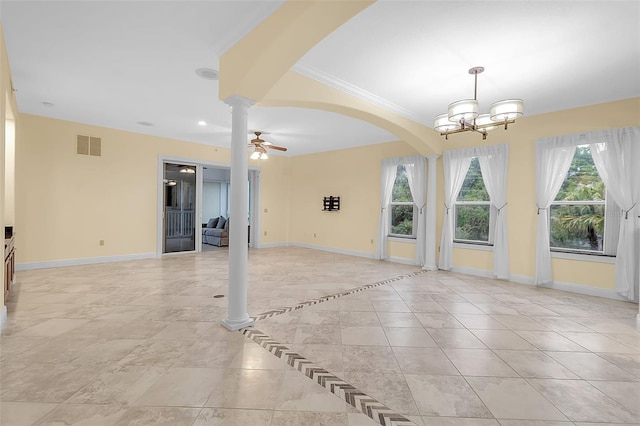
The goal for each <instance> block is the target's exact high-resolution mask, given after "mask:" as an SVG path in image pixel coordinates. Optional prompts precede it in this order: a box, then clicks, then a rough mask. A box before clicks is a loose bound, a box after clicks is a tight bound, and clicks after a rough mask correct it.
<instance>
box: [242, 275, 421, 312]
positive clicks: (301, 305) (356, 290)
mask: <svg viewBox="0 0 640 426" xmlns="http://www.w3.org/2000/svg"><path fill="white" fill-rule="evenodd" d="M425 273H427V271H418V272H412V273H410V274H406V275H398V276H397V277H393V278H389V279H386V280H384V281H378V282H376V283H373V284H367V285H363V286H361V287H356V288H352V289H350V290H345V291H343V292H342V293H336V294H330V295H329V296H323V297H319V298H317V299H313V300H307V301H306V302H302V303H298V304H297V305H293V306H285V307H283V308H279V309H274V310H272V311H267V312H263V313H261V314H259V315H257V316H255V317H251V319H252V320H254V321H259V320H263V319H266V318H271V317H273V316H276V315H281V314H286V313H287V312H291V311H295V310H298V309H302V308H305V307H307V306H312V305H317V304H318V303H323V302H327V301H329V300H333V299H337V298H339V297H343V296H348V295H350V294H354V293H359V292H361V291H365V290H370V289H372V288H376V287H380V286H381V285H385V284H389V283H393V282H396V281H400V280H404V279H406V278H412V277H417V276H419V275H422V274H425Z"/></svg>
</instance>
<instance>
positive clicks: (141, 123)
mask: <svg viewBox="0 0 640 426" xmlns="http://www.w3.org/2000/svg"><path fill="white" fill-rule="evenodd" d="M137 123H138V124H139V125H141V126H146V127H151V126H155V124H153V123H151V122H149V121H137Z"/></svg>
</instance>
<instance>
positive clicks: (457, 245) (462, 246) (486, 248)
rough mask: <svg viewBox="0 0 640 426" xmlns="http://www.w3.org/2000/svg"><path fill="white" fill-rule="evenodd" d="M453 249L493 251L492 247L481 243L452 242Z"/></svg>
mask: <svg viewBox="0 0 640 426" xmlns="http://www.w3.org/2000/svg"><path fill="white" fill-rule="evenodd" d="M453 248H457V249H465V250H480V251H493V245H490V244H482V243H463V242H460V241H454V242H453Z"/></svg>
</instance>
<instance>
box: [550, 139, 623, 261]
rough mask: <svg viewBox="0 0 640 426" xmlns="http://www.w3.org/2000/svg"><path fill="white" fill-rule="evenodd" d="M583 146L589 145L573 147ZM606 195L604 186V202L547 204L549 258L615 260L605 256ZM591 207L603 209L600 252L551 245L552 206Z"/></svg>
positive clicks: (556, 202)
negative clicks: (600, 258)
mask: <svg viewBox="0 0 640 426" xmlns="http://www.w3.org/2000/svg"><path fill="white" fill-rule="evenodd" d="M584 145H586V146H589V144H577V145H575V147H576V149H577V148H578V147H581V146H584ZM589 149H591V147H590V146H589ZM589 154H591V150H589ZM592 158H593V157H592ZM574 160H575V154H574V157H573V158H572V160H571V163H572V164H573V161H574ZM598 178H600V180H602V177H600V173H598ZM566 179H567V178H566V177H565V180H566ZM563 183H564V181H563ZM608 195H609V193H608V191H607V187H606V185H605V187H604V200H558V201H556V200H553V201H551V204H549V214H548V215H547V221H548V228H549V251H550V252H551V254H552V255H551V257H553V258H558V259H573V260H586V258H588V257H589V256H591V257H593V256H595V257H604V258H613V259H615V258H616V256H615V255H608V254H606V252H607V247H605V245H606V241H607V240H606V238H605V233H606V232H607V216H608V215H607V205H608V200H607V198H608ZM556 196H557V195H556ZM593 205H597V206H602V207H603V209H604V216H603V219H604V225H603V228H602V250H583V249H573V248H565V247H554V246H552V245H551V209H552V208H553V206H593ZM554 254H557V255H555V256H554ZM604 263H609V262H604Z"/></svg>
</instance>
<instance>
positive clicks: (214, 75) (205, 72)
mask: <svg viewBox="0 0 640 426" xmlns="http://www.w3.org/2000/svg"><path fill="white" fill-rule="evenodd" d="M196 74H198V76H199V77H200V78H204V79H205V80H217V79H218V78H219V77H220V75H219V74H218V71H216V70H214V69H212V68H198V69H197V70H196Z"/></svg>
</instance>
